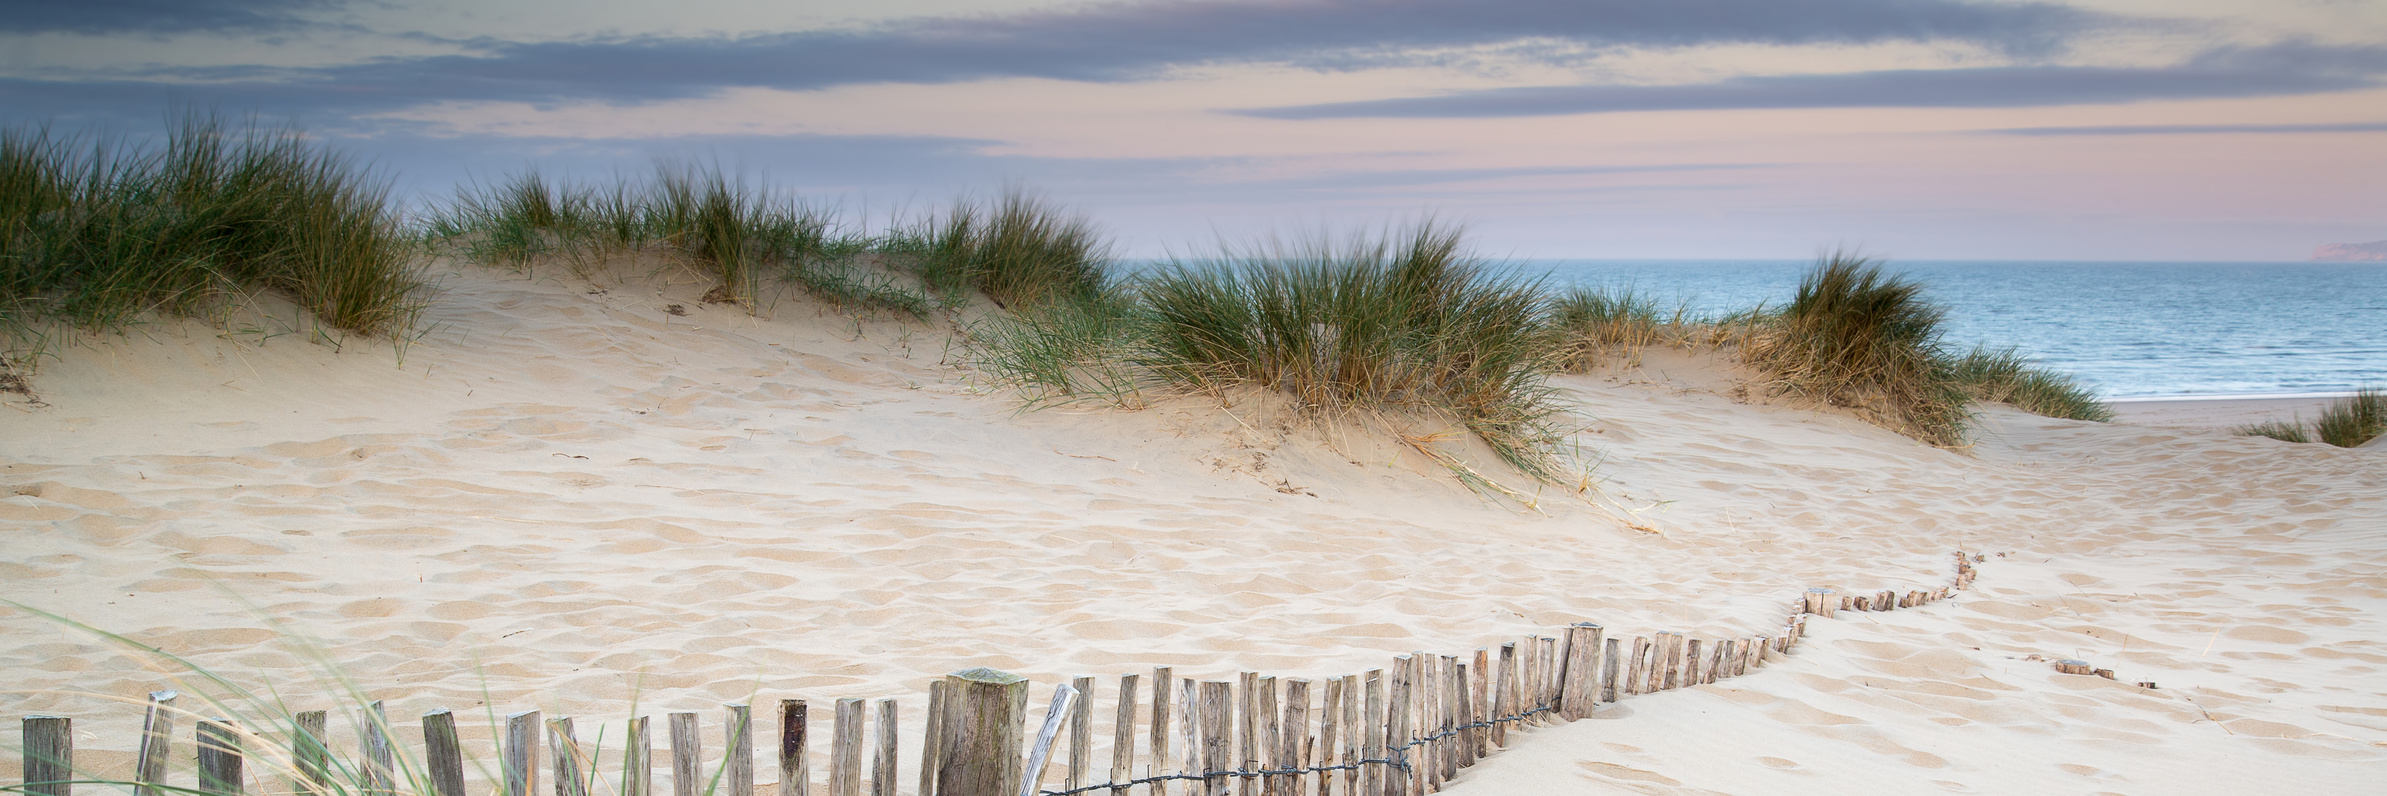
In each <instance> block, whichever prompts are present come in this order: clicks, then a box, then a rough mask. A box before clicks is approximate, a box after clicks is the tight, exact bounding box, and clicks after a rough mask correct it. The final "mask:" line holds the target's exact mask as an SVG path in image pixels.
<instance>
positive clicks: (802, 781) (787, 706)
mask: <svg viewBox="0 0 2387 796" xmlns="http://www.w3.org/2000/svg"><path fill="white" fill-rule="evenodd" d="M929 695H930V696H929V708H928V713H929V731H928V740H927V741H926V743H928V744H933V743H935V742H936V741H937V739H938V737H939V736H938V734H937V731H936V713H937V708H940V707H943V706H944V705H943V702H944V701H943V700H941V699H938V697H941V696H943V695H944V681H942V680H939V681H937V682H934V683H930V684H929ZM811 724H812V709H811V706H810V705H808V704H806V703H805V702H804V700H801V699H782V700H779V796H812V760H811V753H810V752H809V751H807V749H808V748H809V747H810V746H811V743H810V737H809V736H810V735H811V729H812V727H811ZM935 760H936V759H935V758H934V757H924V758H921V760H920V788H921V790H920V792H921V793H924V794H926V793H935V792H936V784H937V781H936V770H937V767H936V762H935Z"/></svg>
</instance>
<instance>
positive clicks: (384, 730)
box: [357, 699, 539, 796]
mask: <svg viewBox="0 0 2387 796" xmlns="http://www.w3.org/2000/svg"><path fill="white" fill-rule="evenodd" d="M538 724H539V723H538V720H537V719H535V718H534V719H532V720H531V725H530V729H529V730H528V731H527V732H528V733H529V735H528V736H527V737H528V738H529V739H530V744H531V755H532V756H533V757H534V758H535V757H537V755H538V753H539V752H538V749H539V747H538V743H539V740H538ZM357 731H358V734H360V735H362V736H363V737H361V738H359V739H357V740H358V745H359V746H362V747H364V753H365V766H364V768H365V772H364V773H365V794H366V796H390V794H395V793H397V792H398V778H397V772H398V760H397V757H398V756H397V754H396V752H395V751H394V749H393V748H392V746H391V744H390V717H389V713H388V712H386V711H383V710H382V708H381V700H378V699H376V700H373V701H372V702H370V703H367V704H366V705H365V721H364V726H362V727H359V728H357ZM525 793H528V791H525Z"/></svg>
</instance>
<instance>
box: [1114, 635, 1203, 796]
mask: <svg viewBox="0 0 2387 796" xmlns="http://www.w3.org/2000/svg"><path fill="white" fill-rule="evenodd" d="M1176 698H1177V688H1176V670H1174V669H1171V668H1169V667H1167V666H1154V667H1152V728H1151V729H1152V743H1151V748H1152V764H1151V765H1148V766H1145V767H1144V776H1147V777H1157V776H1160V775H1162V774H1166V773H1169V705H1170V704H1171V703H1170V700H1173V699H1176ZM1188 743H1190V741H1188ZM1145 792H1146V793H1147V794H1149V795H1150V796H1168V793H1169V783H1168V782H1167V781H1165V780H1154V781H1152V783H1151V784H1150V785H1148V786H1147V790H1146V791H1145ZM1121 796H1124V794H1122V795H1121Z"/></svg>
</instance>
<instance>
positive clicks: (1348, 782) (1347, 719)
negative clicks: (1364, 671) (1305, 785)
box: [1319, 674, 1367, 796]
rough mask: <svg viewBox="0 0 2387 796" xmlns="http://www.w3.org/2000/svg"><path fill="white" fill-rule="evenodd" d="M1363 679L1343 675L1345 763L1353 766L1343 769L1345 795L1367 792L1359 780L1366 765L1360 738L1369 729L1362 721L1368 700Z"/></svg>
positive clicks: (1357, 794) (1324, 795) (1325, 795)
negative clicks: (1363, 760) (1361, 787)
mask: <svg viewBox="0 0 2387 796" xmlns="http://www.w3.org/2000/svg"><path fill="white" fill-rule="evenodd" d="M1361 679H1362V678H1361V677H1360V676H1359V675H1350V674H1346V675H1343V721H1342V724H1343V765H1346V766H1351V768H1346V769H1343V793H1344V794H1345V796H1363V795H1364V794H1366V791H1362V790H1360V781H1359V780H1360V775H1359V769H1360V768H1362V767H1364V765H1365V764H1363V763H1361V762H1360V760H1361V755H1360V751H1359V750H1360V748H1361V747H1362V746H1363V744H1361V743H1360V740H1359V739H1360V736H1363V735H1366V734H1367V730H1366V729H1364V728H1365V727H1367V725H1366V724H1362V723H1360V721H1361V719H1360V716H1361V705H1362V704H1363V703H1365V702H1366V701H1367V697H1366V694H1365V687H1364V686H1362V685H1361ZM1319 796H1329V794H1323V793H1321V794H1319Z"/></svg>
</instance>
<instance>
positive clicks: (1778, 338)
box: [1743, 254, 1970, 447]
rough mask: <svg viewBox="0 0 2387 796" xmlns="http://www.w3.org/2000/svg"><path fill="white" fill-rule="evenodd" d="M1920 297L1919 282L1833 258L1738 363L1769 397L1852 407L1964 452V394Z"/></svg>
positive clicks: (1930, 308)
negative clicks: (1756, 372) (1762, 381)
mask: <svg viewBox="0 0 2387 796" xmlns="http://www.w3.org/2000/svg"><path fill="white" fill-rule="evenodd" d="M1922 294H1923V286H1922V285H1921V284H1919V283H1916V282H1913V281H1910V280H1907V279H1905V278H1903V277H1898V276H1893V275H1889V274H1885V273H1883V272H1882V270H1881V268H1880V266H1879V265H1877V264H1876V263H1874V262H1873V261H1871V260H1868V259H1865V258H1862V257H1856V256H1852V255H1846V254H1833V255H1831V256H1830V257H1827V258H1825V259H1824V260H1823V261H1822V262H1819V263H1817V264H1816V267H1815V270H1813V271H1810V272H1808V274H1807V276H1806V278H1805V279H1803V280H1801V281H1800V283H1799V288H1798V294H1797V295H1796V296H1795V297H1793V298H1792V299H1791V302H1790V305H1789V306H1788V307H1786V308H1784V309H1783V311H1782V313H1781V314H1780V315H1779V316H1776V317H1775V318H1774V319H1773V321H1772V322H1771V323H1770V324H1768V328H1766V329H1764V330H1763V331H1761V332H1759V333H1758V334H1756V335H1755V336H1754V338H1753V339H1752V340H1751V341H1750V343H1749V344H1748V345H1747V346H1746V347H1744V348H1743V356H1744V358H1745V359H1746V360H1747V361H1748V362H1749V363H1750V364H1752V365H1755V366H1756V367H1758V368H1759V369H1760V370H1762V371H1763V372H1765V373H1766V374H1767V377H1768V379H1769V381H1770V386H1771V388H1772V390H1773V392H1775V393H1776V394H1793V395H1799V396H1803V397H1807V398H1811V399H1815V400H1820V401H1823V402H1825V403H1828V404H1831V405H1833V406H1840V407H1845V408H1850V409H1853V410H1855V411H1856V412H1857V413H1858V414H1860V415H1862V416H1865V417H1867V418H1868V419H1871V420H1872V421H1873V422H1875V423H1877V424H1880V425H1882V426H1885V427H1888V428H1891V429H1893V430H1896V431H1899V432H1901V433H1904V434H1906V435H1908V436H1911V437H1914V438H1916V439H1918V440H1922V441H1924V442H1927V443H1930V444H1933V445H1939V446H1943V447H1955V446H1959V445H1962V444H1964V426H1965V423H1966V422H1967V421H1968V420H1969V419H1970V415H1969V413H1967V412H1966V411H1965V404H1966V403H1967V402H1968V398H1969V396H1967V394H1966V392H1965V390H1964V389H1963V387H1962V386H1961V385H1960V384H1959V383H1957V382H1956V380H1955V379H1953V378H1952V377H1951V374H1950V368H1949V367H1948V364H1947V359H1948V355H1947V352H1946V351H1945V349H1944V347H1943V344H1942V343H1941V340H1940V336H1941V330H1940V324H1941V321H1942V319H1943V316H1944V312H1943V311H1942V310H1941V309H1940V308H1939V307H1937V306H1935V305H1933V304H1931V303H1930V302H1928V301H1925V300H1924V299H1923V295H1922Z"/></svg>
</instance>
